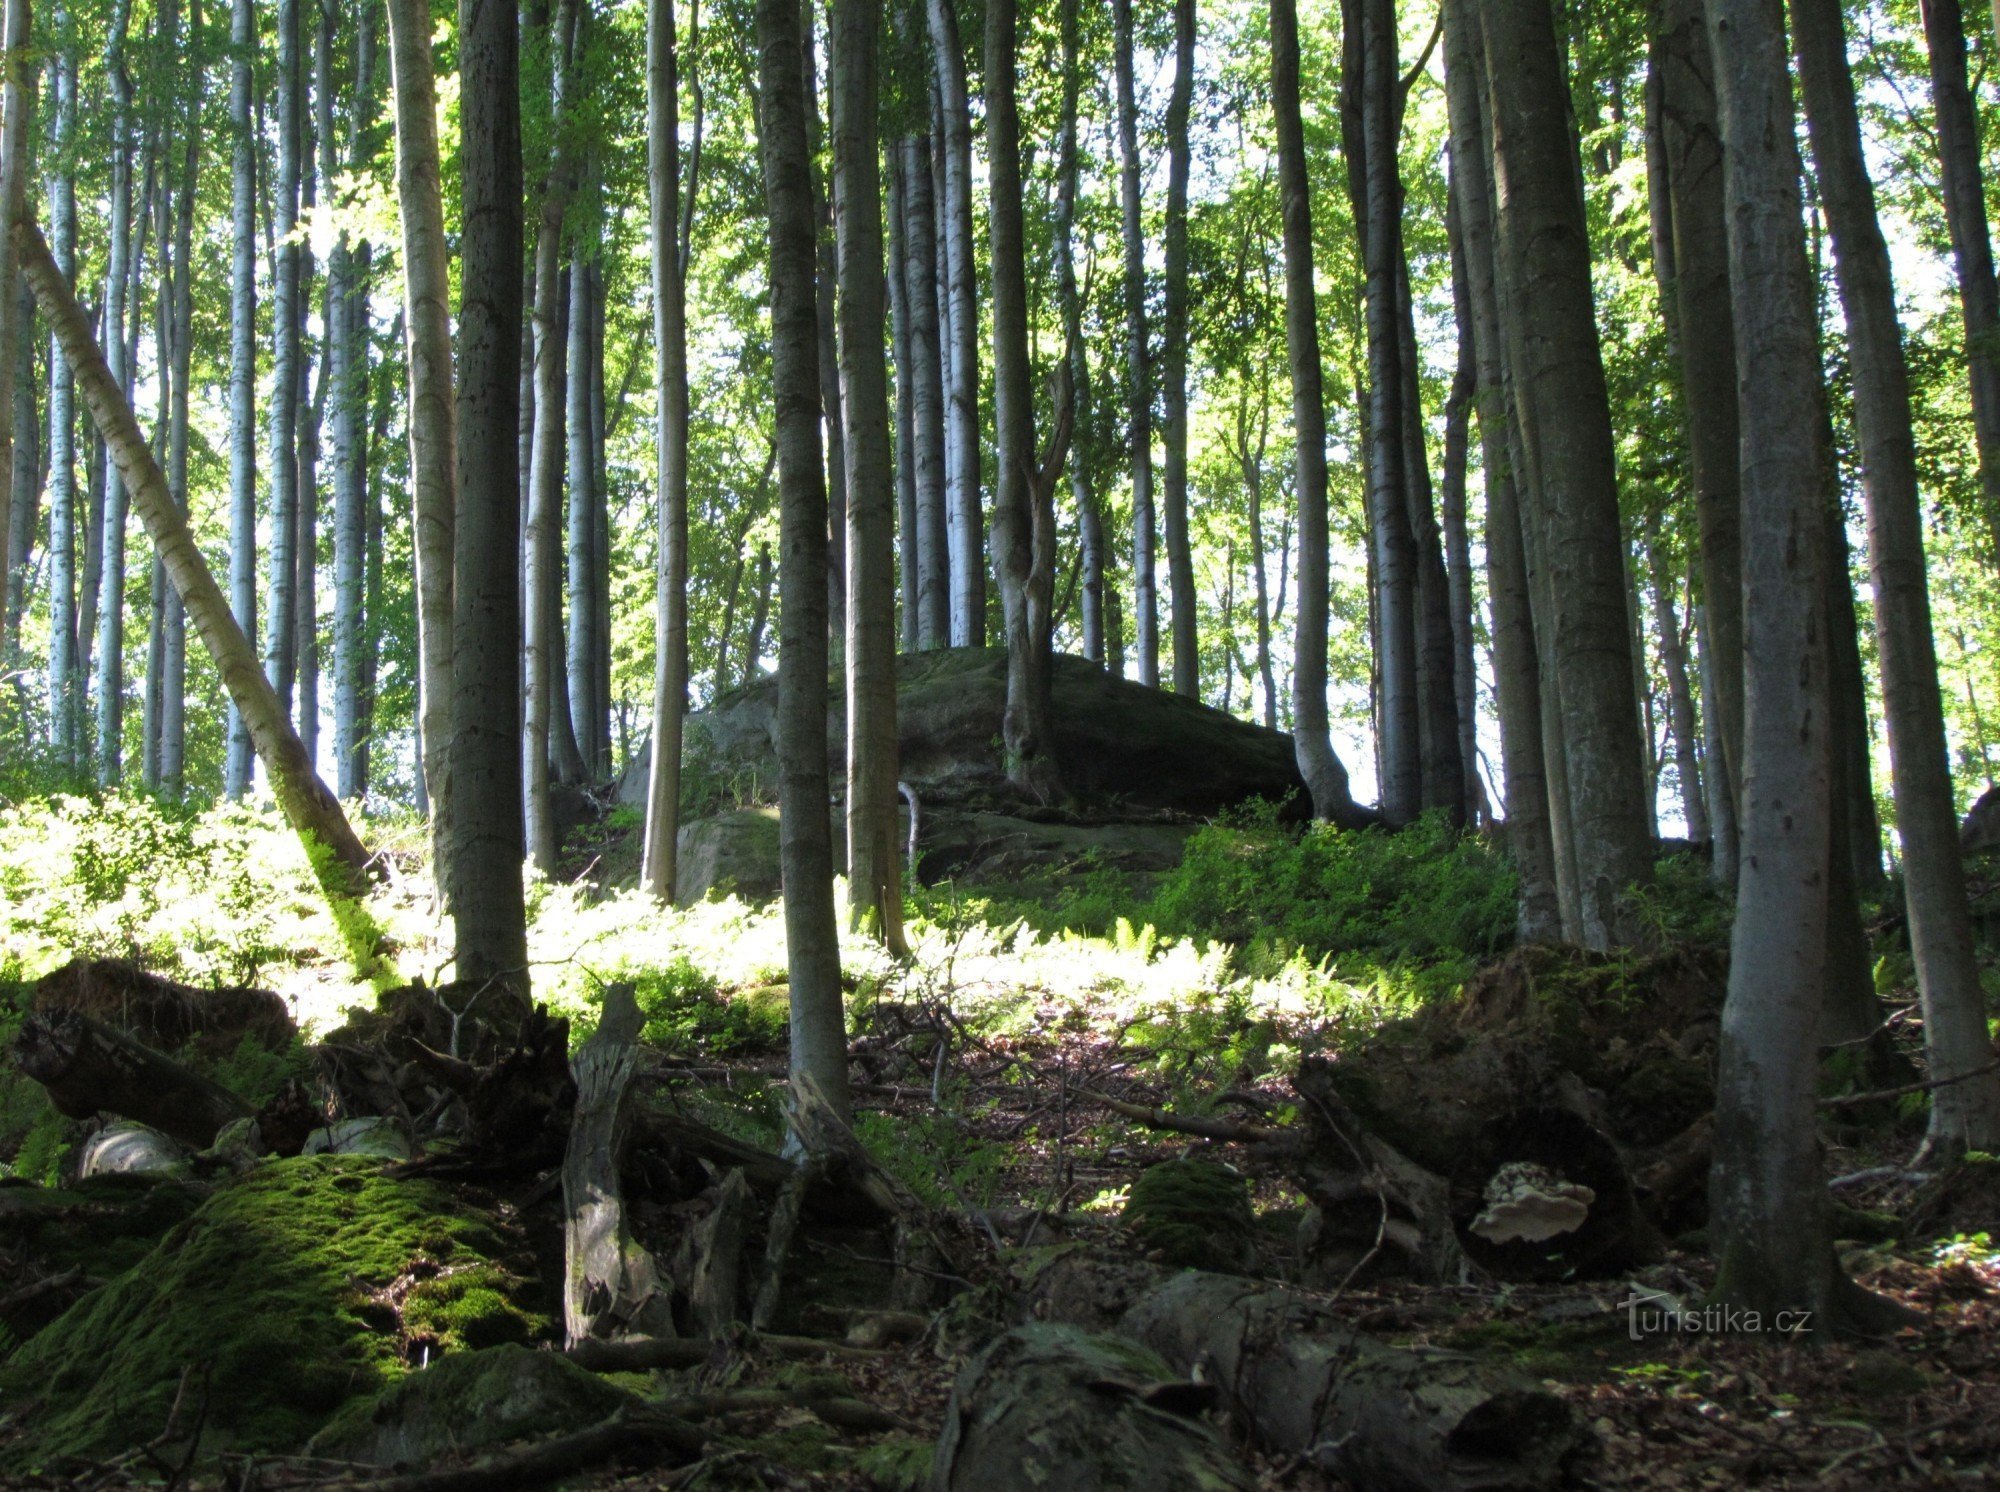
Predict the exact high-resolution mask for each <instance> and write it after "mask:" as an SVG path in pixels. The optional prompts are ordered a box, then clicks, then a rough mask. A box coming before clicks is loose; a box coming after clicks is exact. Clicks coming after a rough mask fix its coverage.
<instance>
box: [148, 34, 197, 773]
mask: <svg viewBox="0 0 2000 1492" xmlns="http://www.w3.org/2000/svg"><path fill="white" fill-rule="evenodd" d="M206 34H207V33H206V28H205V27H204V26H203V23H202V13H201V0H191V3H190V5H189V7H188V35H189V38H190V41H189V51H188V54H187V66H188V69H189V76H190V77H191V78H192V79H193V80H195V81H196V82H197V83H199V82H201V81H202V78H203V73H204V69H205V46H204V40H205V37H206ZM202 135H203V132H202V131H201V130H200V129H199V128H196V127H194V126H193V125H189V126H188V127H187V128H185V129H184V131H183V138H182V141H181V179H180V185H179V186H178V188H177V189H176V191H175V194H174V196H175V207H174V227H173V256H172V274H171V276H170V277H169V283H170V285H171V289H172V304H171V305H170V306H169V307H168V315H167V322H168V325H169V327H170V328H171V343H172V352H171V354H170V356H168V357H166V358H164V359H163V361H165V362H166V363H167V364H168V369H167V376H168V381H169V386H170V388H171V390H172V393H171V404H170V407H169V410H168V416H167V419H168V425H167V486H168V489H169V490H170V491H171V492H172V493H173V497H174V502H175V505H176V506H178V507H179V509H180V510H181V512H183V513H186V512H187V511H188V434H189V431H188V421H189V415H190V404H191V402H192V396H193V374H194V214H195V205H196V195H197V190H198V188H199V187H200V184H201V167H202V149H203V143H204V142H203V138H202ZM165 568H166V566H165V562H164V561H156V564H155V572H156V574H159V575H160V576H161V577H162V579H164V571H165ZM167 589H168V591H169V594H168V595H167V596H166V597H165V605H164V607H163V608H162V614H161V627H162V631H163V633H164V636H163V637H162V639H161V647H160V652H161V659H160V671H161V672H160V748H159V749H160V761H159V769H160V787H161V789H162V790H163V791H164V792H166V793H167V794H168V796H170V797H176V798H177V797H180V796H181V795H182V793H183V792H184V791H185V790H186V785H187V784H186V778H187V609H186V608H185V607H184V606H182V605H181V599H180V596H179V595H178V594H176V593H172V588H171V587H170V586H169V587H167Z"/></svg>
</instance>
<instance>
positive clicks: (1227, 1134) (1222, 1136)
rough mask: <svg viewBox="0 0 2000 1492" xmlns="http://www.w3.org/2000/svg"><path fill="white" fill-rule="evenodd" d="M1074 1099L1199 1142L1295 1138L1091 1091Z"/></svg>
mask: <svg viewBox="0 0 2000 1492" xmlns="http://www.w3.org/2000/svg"><path fill="white" fill-rule="evenodd" d="M1075 1092H1076V1095H1077V1097H1079V1098H1086V1099H1089V1100H1090V1101H1091V1102H1092V1103H1097V1104H1102V1105H1103V1106H1104V1107H1105V1108H1107V1109H1109V1110H1111V1112H1112V1113H1114V1114H1119V1115H1122V1116H1123V1117H1125V1118H1127V1119H1130V1120H1133V1121H1134V1122H1136V1123H1139V1124H1143V1125H1145V1126H1146V1127H1147V1128H1148V1129H1164V1130H1166V1131H1168V1132H1169V1133H1172V1134H1178V1135H1193V1136H1194V1137H1195V1138H1197V1139H1203V1140H1224V1141H1229V1142H1232V1143H1235V1144H1243V1145H1256V1144H1267V1143H1270V1142H1273V1141H1276V1142H1278V1143H1280V1144H1290V1143H1292V1142H1293V1141H1295V1140H1296V1139H1297V1138H1298V1134H1297V1132H1296V1131H1295V1130H1290V1129H1280V1128H1277V1127H1275V1126H1273V1125H1269V1124H1248V1123H1245V1122H1244V1121H1242V1120H1240V1119H1203V1118H1199V1117H1195V1116H1191V1115H1186V1114H1169V1113H1168V1112H1167V1111H1166V1110H1165V1109H1149V1108H1147V1107H1146V1106H1145V1105H1144V1104H1137V1103H1127V1102H1126V1101H1125V1100H1124V1099H1122V1098H1113V1097H1112V1096H1111V1095H1110V1094H1108V1093H1099V1092H1098V1091H1097V1090H1096V1089H1095V1088H1078V1089H1076V1090H1075Z"/></svg>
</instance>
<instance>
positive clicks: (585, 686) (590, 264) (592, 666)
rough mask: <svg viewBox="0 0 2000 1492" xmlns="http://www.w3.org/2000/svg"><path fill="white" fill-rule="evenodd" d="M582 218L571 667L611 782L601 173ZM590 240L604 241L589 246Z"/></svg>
mask: <svg viewBox="0 0 2000 1492" xmlns="http://www.w3.org/2000/svg"><path fill="white" fill-rule="evenodd" d="M581 196H582V198H583V207H582V213H581V216H582V219H583V222H582V224H581V225H580V226H579V229H578V241H577V243H576V244H575V245H574V246H573V248H572V250H571V253H570V263H569V388H568V390H567V395H568V402H569V409H568V413H567V415H566V417H565V423H566V424H567V426H568V436H569V511H568V513H567V514H566V515H565V516H566V517H567V519H568V526H569V542H568V551H569V553H568V561H569V570H568V576H567V579H568V583H569V629H568V632H567V633H566V635H565V640H566V641H567V643H568V645H569V658H568V668H567V669H566V670H565V672H566V674H567V679H568V683H569V701H568V702H569V715H570V725H571V728H572V729H573V730H574V731H575V734H576V748H577V751H578V753H579V754H580V755H581V756H582V758H583V765H584V775H585V777H586V778H587V779H589V780H593V781H600V782H601V781H603V780H605V779H606V778H608V777H609V776H610V775H611V767H610V762H609V761H608V759H607V758H608V755H609V753H610V749H611V711H610V707H609V702H608V701H606V700H603V699H601V698H600V697H599V695H598V692H597V649H598V638H599V634H600V632H601V630H602V628H603V626H604V622H603V620H602V619H601V618H600V617H599V616H598V613H597V594H598V584H597V569H598V566H599V565H600V564H601V563H603V562H604V558H603V557H600V556H599V555H598V553H597V527H598V525H597V508H598V504H599V503H600V502H602V501H603V494H602V493H601V492H600V491H599V490H598V486H597V439H596V431H595V429H594V426H595V423H596V421H595V415H594V412H593V411H594V406H595V403H596V393H597V368H596V366H595V364H596V361H597V353H598V347H597V335H596V331H597V327H596V321H597V314H596V300H597V294H596V288H595V282H596V275H595V274H594V273H593V268H594V266H595V264H596V262H597V255H598V254H600V253H601V252H602V239H603V231H602V216H603V212H604V201H603V191H602V188H601V184H600V183H599V182H598V181H597V180H596V177H595V172H594V171H592V170H586V181H585V185H584V189H583V192H582V193H581ZM675 235H676V229H675V228H674V227H670V228H669V229H668V242H669V243H672V242H675ZM586 239H595V240H597V246H596V247H594V248H593V247H589V246H587V244H586V241H585V240H586Z"/></svg>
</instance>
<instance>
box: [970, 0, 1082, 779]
mask: <svg viewBox="0 0 2000 1492" xmlns="http://www.w3.org/2000/svg"><path fill="white" fill-rule="evenodd" d="M1018 29H1019V18H1018V15H1017V12H1016V6H1015V3H1014V0H987V5H986V139H987V170H988V172H989V174H990V178H991V182H992V188H993V192H992V205H991V208H990V210H989V215H988V218H987V225H988V232H989V245H988V259H989V262H990V263H991V265H992V268H993V430H994V445H995V449H996V453H997V455H998V458H999V459H998V468H999V469H998V480H997V481H996V482H995V483H994V489H993V551H994V560H995V569H996V571H997V572H998V574H999V577H1000V610H1001V615H1002V618H1003V622H1004V627H1005V631H1006V638H1007V701H1006V705H1005V707H1004V708H1003V710H1002V711H1001V715H1000V738H1001V744H1002V746H1003V748H1004V750H1005V752H1006V758H1007V775H1008V777H1009V778H1010V779H1011V780H1012V781H1013V783H1014V785H1015V786H1016V787H1018V788H1020V789H1021V790H1022V791H1023V792H1025V793H1027V794H1028V795H1029V796H1030V797H1032V798H1034V799H1035V800H1036V801H1037V802H1041V803H1053V802H1055V801H1056V800H1057V799H1059V798H1060V797H1061V795H1062V791H1063V786H1062V771H1061V767H1060V765H1059V763H1058V762H1057V760H1056V752H1055V702H1054V698H1053V694H1052V690H1051V685H1052V675H1053V672H1054V667H1055V659H1054V654H1053V649H1052V647H1051V638H1052V636H1053V631H1054V627H1055V573H1056V524H1055V491H1054V489H1055V484H1056V482H1057V481H1058V480H1059V479H1060V476H1061V473H1062V470H1063V465H1064V461H1065V458H1066V457H1067V455H1068V443H1069V431H1070V409H1069V402H1068V392H1067V390H1066V389H1062V390H1060V391H1059V392H1058V395H1057V398H1058V403H1059V407H1058V409H1057V411H1056V416H1055V429H1054V431H1053V433H1052V439H1051V443H1050V448H1049V453H1048V455H1047V457H1046V459H1044V460H1043V461H1042V462H1041V464H1040V467H1039V469H1038V468H1037V464H1036V459H1035V394H1034V387H1033V383H1032V381H1031V375H1030V372H1029V366H1028V271H1027V256H1026V251H1025V248H1024V245H1023V239H1024V237H1025V234H1024V229H1023V224H1022V209H1021V116H1020V107H1019V104H1018V103H1017V101H1016V96H1015V89H1016V81H1015V73H1016V70H1017V69H1018V66H1019V57H1018V51H1019V45H1018V34H1017V33H1018ZM1061 366H1063V367H1064V368H1065V371H1066V368H1067V365H1061Z"/></svg>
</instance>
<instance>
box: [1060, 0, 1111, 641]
mask: <svg viewBox="0 0 2000 1492" xmlns="http://www.w3.org/2000/svg"><path fill="white" fill-rule="evenodd" d="M1076 10H1077V0H1062V5H1061V16H1060V25H1061V29H1062V123H1061V126H1060V133H1059V137H1058V141H1057V145H1056V151H1057V159H1056V211H1055V238H1056V291H1057V295H1058V297H1059V298H1060V300H1061V302H1062V323H1063V356H1064V359H1065V361H1066V362H1067V363H1068V365H1069V397H1070V409H1071V421H1070V450H1069V491H1070V504H1071V506H1072V507H1074V508H1075V510H1076V529H1077V547H1078V549H1079V551H1080V553H1079V555H1078V610H1079V613H1080V617H1079V620H1080V622H1081V624H1082V630H1083V656H1084V657H1086V658H1088V659H1089V660H1090V661H1091V662H1092V663H1100V664H1101V663H1103V662H1104V661H1105V653H1104V515H1103V513H1102V512H1101V511H1100V509H1099V508H1098V504H1097V494H1096V492H1095V491H1094V490H1093V488H1092V485H1091V472H1090V449H1089V442H1088V440H1087V439H1086V438H1085V436H1084V431H1085V430H1086V429H1087V428H1088V426H1089V422H1090V348H1089V345H1088V344H1087V343H1086V342H1085V341H1084V337H1083V297H1082V295H1081V294H1079V292H1078V290H1077V283H1076V249H1075V242H1074V240H1075V226H1076V196H1077V176H1078V166H1077V147H1076V128H1077V118H1076V116H1077V102H1078V98H1079V95H1080V94H1081V92H1082V89H1083V69H1082V66H1081V64H1080V63H1079V62H1078V60H1077V50H1078V39H1077V13H1076Z"/></svg>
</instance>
